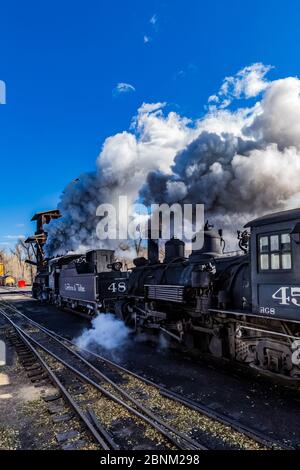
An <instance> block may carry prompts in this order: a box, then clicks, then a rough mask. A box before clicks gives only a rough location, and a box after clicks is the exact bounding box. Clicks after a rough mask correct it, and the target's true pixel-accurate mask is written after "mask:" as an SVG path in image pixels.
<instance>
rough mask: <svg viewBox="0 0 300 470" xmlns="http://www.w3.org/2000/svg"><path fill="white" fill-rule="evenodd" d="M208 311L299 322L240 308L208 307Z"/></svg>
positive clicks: (298, 321) (299, 321)
mask: <svg viewBox="0 0 300 470" xmlns="http://www.w3.org/2000/svg"><path fill="white" fill-rule="evenodd" d="M209 312H211V313H223V314H224V313H225V314H226V315H235V316H237V317H240V316H245V315H246V316H247V317H254V318H263V319H264V320H266V319H268V320H276V321H279V322H283V321H285V322H290V323H299V324H300V320H292V319H291V318H281V317H280V318H279V317H274V316H272V317H271V316H267V315H265V316H264V315H258V314H257V313H252V312H246V311H244V312H243V311H240V310H223V309H219V308H210V309H209Z"/></svg>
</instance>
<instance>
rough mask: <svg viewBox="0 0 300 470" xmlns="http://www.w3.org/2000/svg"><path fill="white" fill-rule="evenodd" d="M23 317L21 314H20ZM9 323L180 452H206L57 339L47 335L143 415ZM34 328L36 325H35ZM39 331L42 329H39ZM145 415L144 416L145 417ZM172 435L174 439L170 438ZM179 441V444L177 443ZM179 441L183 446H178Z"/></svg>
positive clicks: (201, 446)
mask: <svg viewBox="0 0 300 470" xmlns="http://www.w3.org/2000/svg"><path fill="white" fill-rule="evenodd" d="M0 313H1V314H2V315H3V316H5V317H7V315H6V314H5V313H4V312H3V310H2V309H1V308H0ZM21 315H22V316H23V314H22V313H21ZM10 322H11V323H12V324H13V325H14V326H15V327H17V328H19V329H20V331H22V334H23V335H24V336H25V337H26V338H27V339H28V340H29V341H31V342H33V343H34V344H35V345H36V346H37V347H39V348H41V349H42V350H44V352H46V353H47V354H49V355H50V356H52V357H53V358H54V359H55V360H56V361H58V362H60V363H61V364H63V365H64V366H65V367H67V368H68V369H69V370H71V371H72V372H73V373H74V374H75V375H77V376H78V377H80V378H81V379H82V380H84V381H85V382H88V383H89V384H90V385H92V386H93V387H95V388H97V389H98V390H99V391H100V392H101V393H102V394H103V395H105V396H106V397H107V398H109V399H111V400H113V401H115V402H116V403H118V404H119V405H121V406H123V407H124V408H126V409H127V410H128V411H129V412H130V413H132V414H134V415H135V416H137V417H138V418H140V419H141V420H143V421H146V422H147V423H148V424H149V425H150V426H152V427H154V428H155V429H156V430H157V431H158V432H159V433H161V434H162V435H164V436H165V437H166V438H167V439H168V440H169V441H170V442H171V443H172V444H174V445H175V446H177V447H178V448H180V449H182V450H193V449H194V450H196V449H198V450H207V448H206V447H205V446H203V445H202V444H200V443H199V442H197V441H195V440H193V439H192V438H190V437H189V436H187V435H186V434H183V433H181V432H179V431H178V430H176V429H175V428H173V427H172V426H170V425H169V424H168V423H166V422H164V421H163V420H162V419H161V418H159V417H158V416H156V415H155V414H154V413H153V412H152V411H150V410H149V409H148V408H146V407H145V406H144V405H142V404H141V403H140V402H139V401H138V400H135V399H134V398H133V397H131V396H130V395H129V394H127V393H126V392H125V391H124V390H122V389H121V388H120V387H119V386H118V385H117V384H115V383H114V382H113V381H111V380H110V379H109V378H108V377H106V376H105V375H104V374H102V373H101V372H100V371H99V370H98V369H97V368H96V367H94V366H93V365H92V364H90V363H89V362H88V361H86V360H85V359H84V358H83V357H82V356H80V355H79V354H77V353H76V352H75V351H73V350H72V349H70V348H69V347H67V346H66V345H64V344H63V343H62V342H61V341H59V340H58V339H57V338H55V337H54V336H53V335H52V334H50V333H46V334H48V335H49V336H50V337H51V338H52V339H54V340H55V341H56V342H58V343H59V344H60V345H61V346H63V347H64V348H65V349H67V350H68V351H69V352H70V353H71V354H73V355H75V356H76V357H77V358H78V359H80V360H81V361H82V362H83V363H85V365H87V366H88V367H89V368H90V369H92V370H93V371H94V372H95V373H96V374H97V375H99V376H100V377H101V378H102V379H103V380H106V381H107V382H109V383H110V384H111V385H112V386H113V387H114V388H115V389H116V390H117V391H118V392H119V393H120V394H122V395H123V396H124V397H125V398H126V399H128V400H129V401H130V402H131V403H133V404H134V405H135V406H136V407H137V408H139V409H140V410H142V411H143V412H144V413H145V414H142V413H141V412H140V411H138V410H136V409H135V408H132V406H130V405H128V404H127V403H126V402H124V401H123V400H121V399H120V398H118V397H117V396H115V395H113V394H112V393H111V392H109V391H107V390H106V389H105V388H103V387H101V386H100V385H99V384H98V383H96V382H95V381H94V380H92V379H91V378H90V377H88V376H87V375H85V374H83V373H82V372H81V371H79V370H78V369H76V368H75V367H73V366H72V365H70V364H68V363H67V362H66V361H64V360H63V359H62V358H61V357H59V356H58V355H56V354H55V353H53V352H52V351H50V350H49V349H48V348H46V347H45V346H44V345H43V344H41V343H40V342H39V341H37V340H35V339H34V338H32V337H31V336H30V335H28V333H26V332H25V331H24V330H23V329H21V328H20V327H19V326H18V325H15V323H14V322H13V321H12V320H10ZM29 322H30V319H29ZM35 326H36V325H35ZM41 331H43V329H42V328H41ZM145 415H146V416H145ZM172 434H174V435H175V436H176V438H174V437H173V436H172ZM178 441H179V442H178ZM180 441H181V442H182V443H183V444H184V445H183V446H182V444H180Z"/></svg>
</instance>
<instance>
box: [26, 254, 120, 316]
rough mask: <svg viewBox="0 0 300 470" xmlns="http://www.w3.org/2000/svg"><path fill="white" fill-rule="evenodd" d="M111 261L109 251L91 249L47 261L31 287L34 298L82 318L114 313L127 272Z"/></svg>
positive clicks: (112, 258) (112, 259) (117, 263)
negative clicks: (84, 252) (72, 311)
mask: <svg viewBox="0 0 300 470" xmlns="http://www.w3.org/2000/svg"><path fill="white" fill-rule="evenodd" d="M121 269H122V263H119V262H117V261H115V260H114V251H113V250H92V251H89V252H87V253H86V254H85V255H80V254H72V255H66V256H61V257H58V258H54V259H51V260H49V261H48V262H47V263H46V264H45V265H44V266H43V267H42V269H40V270H39V272H38V274H37V276H36V278H35V281H34V283H33V287H32V295H33V297H34V298H35V299H39V300H42V301H45V302H49V303H53V304H55V305H56V306H57V307H60V308H66V309H71V310H74V311H76V312H77V313H82V314H86V315H95V314H97V313H99V312H102V313H107V312H111V311H113V310H114V304H115V302H116V300H117V299H118V297H119V296H120V295H123V294H125V293H126V288H127V272H121Z"/></svg>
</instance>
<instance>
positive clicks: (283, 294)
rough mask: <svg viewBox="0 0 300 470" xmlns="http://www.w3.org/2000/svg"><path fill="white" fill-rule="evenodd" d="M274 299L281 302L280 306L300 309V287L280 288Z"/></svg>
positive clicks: (273, 296)
mask: <svg viewBox="0 0 300 470" xmlns="http://www.w3.org/2000/svg"><path fill="white" fill-rule="evenodd" d="M272 299H274V300H279V301H280V302H279V304H280V305H287V306H288V305H296V306H297V307H300V287H291V286H287V287H280V288H279V289H278V290H277V291H276V292H274V294H273V295H272Z"/></svg>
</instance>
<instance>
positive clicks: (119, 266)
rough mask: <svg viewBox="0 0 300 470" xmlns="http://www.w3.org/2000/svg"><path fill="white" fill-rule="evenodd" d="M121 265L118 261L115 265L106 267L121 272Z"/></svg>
mask: <svg viewBox="0 0 300 470" xmlns="http://www.w3.org/2000/svg"><path fill="white" fill-rule="evenodd" d="M122 266H123V265H122V263H120V261H116V262H115V263H112V264H109V265H108V267H109V268H111V269H112V270H113V271H121V269H122Z"/></svg>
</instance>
